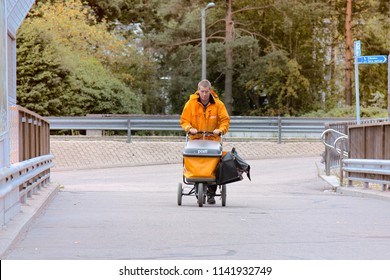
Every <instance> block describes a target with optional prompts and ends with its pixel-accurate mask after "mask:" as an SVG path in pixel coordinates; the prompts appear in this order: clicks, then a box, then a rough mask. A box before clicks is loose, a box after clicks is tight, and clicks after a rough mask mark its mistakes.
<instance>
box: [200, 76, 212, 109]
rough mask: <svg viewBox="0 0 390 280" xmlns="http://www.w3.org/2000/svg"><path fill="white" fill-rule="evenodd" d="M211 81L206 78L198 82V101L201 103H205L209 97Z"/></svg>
mask: <svg viewBox="0 0 390 280" xmlns="http://www.w3.org/2000/svg"><path fill="white" fill-rule="evenodd" d="M210 90H211V83H210V82H209V81H208V80H202V81H200V82H199V83H198V92H199V97H200V101H202V103H203V104H207V103H208V102H209V99H210Z"/></svg>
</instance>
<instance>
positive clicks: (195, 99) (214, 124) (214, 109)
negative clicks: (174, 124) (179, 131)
mask: <svg viewBox="0 0 390 280" xmlns="http://www.w3.org/2000/svg"><path fill="white" fill-rule="evenodd" d="M180 125H181V127H182V128H183V129H184V130H185V131H186V132H188V131H189V130H190V129H191V128H192V127H193V128H196V129H197V130H201V131H214V129H219V130H221V132H222V134H226V132H228V130H229V125H230V117H229V114H228V112H227V110H226V107H225V104H223V102H222V101H221V100H219V98H218V95H217V94H216V93H215V91H213V90H211V93H210V102H209V104H207V107H206V108H204V106H203V104H202V103H201V102H200V99H199V93H198V91H196V92H195V93H194V94H192V95H191V96H190V99H189V100H188V101H187V103H186V104H185V105H184V108H183V112H182V114H181V118H180ZM213 140H216V141H219V137H218V139H216V137H215V139H213Z"/></svg>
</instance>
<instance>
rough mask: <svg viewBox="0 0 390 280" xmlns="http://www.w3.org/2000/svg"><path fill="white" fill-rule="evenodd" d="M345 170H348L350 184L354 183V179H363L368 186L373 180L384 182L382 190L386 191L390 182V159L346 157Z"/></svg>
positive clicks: (374, 181)
mask: <svg viewBox="0 0 390 280" xmlns="http://www.w3.org/2000/svg"><path fill="white" fill-rule="evenodd" d="M343 170H344V171H345V172H347V179H348V186H351V185H352V181H361V182H364V187H365V188H368V183H369V182H371V183H375V184H382V191H385V190H386V189H387V186H388V185H389V184H390V160H380V159H345V160H343Z"/></svg>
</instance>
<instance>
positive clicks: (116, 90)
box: [17, 0, 142, 116]
mask: <svg viewBox="0 0 390 280" xmlns="http://www.w3.org/2000/svg"><path fill="white" fill-rule="evenodd" d="M17 47H18V49H17V52H18V55H17V59H18V68H17V71H18V73H17V74H18V75H17V77H18V80H17V83H18V89H17V90H18V92H17V96H18V102H19V104H20V105H22V106H25V107H27V108H30V109H32V110H34V111H35V112H37V113H39V114H41V115H44V116H46V115H82V114H88V113H141V112H142V110H141V103H140V100H139V98H138V97H136V96H135V94H134V93H133V92H131V91H130V90H129V88H128V87H126V85H125V84H124V83H123V82H122V81H120V80H119V79H118V78H117V77H116V75H114V74H113V73H112V72H111V71H110V70H111V69H112V68H113V67H114V66H115V65H116V64H118V63H120V60H124V59H126V58H127V56H126V54H127V53H128V50H129V48H128V47H127V46H126V44H125V42H124V41H121V40H118V39H117V38H116V37H115V36H112V35H110V34H109V33H108V32H107V30H106V28H105V27H104V24H103V25H101V24H97V23H96V21H95V19H94V17H93V16H92V15H91V14H90V13H89V12H88V9H86V8H85V7H84V6H82V4H81V3H80V2H78V1H75V0H70V1H67V2H64V3H63V2H58V3H56V4H52V5H51V4H50V3H46V4H42V5H40V6H39V7H36V9H34V10H33V11H32V12H31V14H30V16H29V18H28V19H26V20H25V22H24V23H23V25H22V26H21V28H20V29H19V31H18V44H17Z"/></svg>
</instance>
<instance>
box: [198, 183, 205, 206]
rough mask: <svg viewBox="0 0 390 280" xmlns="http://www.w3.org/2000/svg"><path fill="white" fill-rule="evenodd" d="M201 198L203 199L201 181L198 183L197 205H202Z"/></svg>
mask: <svg viewBox="0 0 390 280" xmlns="http://www.w3.org/2000/svg"><path fill="white" fill-rule="evenodd" d="M203 200H204V189H203V183H199V184H198V205H199V207H202V206H203Z"/></svg>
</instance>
